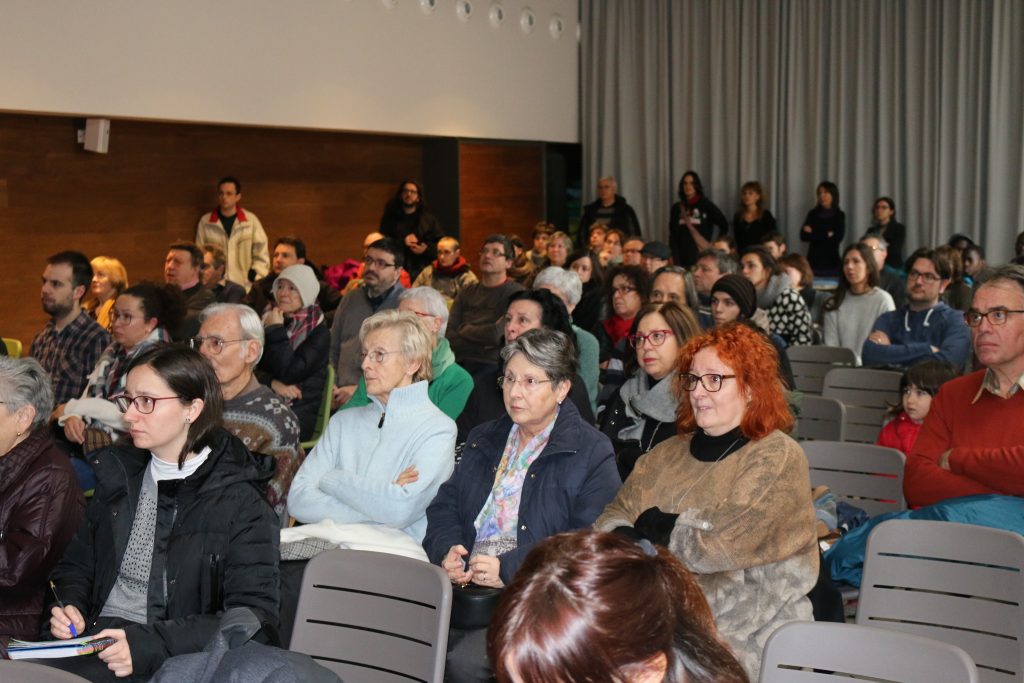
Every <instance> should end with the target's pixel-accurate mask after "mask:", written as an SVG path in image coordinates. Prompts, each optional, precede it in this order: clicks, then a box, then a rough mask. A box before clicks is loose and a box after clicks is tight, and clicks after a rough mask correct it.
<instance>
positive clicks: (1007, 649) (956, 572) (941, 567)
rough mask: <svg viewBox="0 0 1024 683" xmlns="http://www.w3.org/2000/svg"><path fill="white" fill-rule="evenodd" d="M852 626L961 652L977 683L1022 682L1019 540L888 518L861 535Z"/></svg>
mask: <svg viewBox="0 0 1024 683" xmlns="http://www.w3.org/2000/svg"><path fill="white" fill-rule="evenodd" d="M857 623H858V624H860V625H862V626H874V627H880V628H884V629H889V630H893V631H902V632H904V633H912V634H914V635H920V636H926V637H929V638H934V639H936V640H941V641H943V642H946V643H950V644H953V645H958V646H959V647H962V648H963V649H964V650H965V651H966V652H967V654H968V655H970V656H971V658H972V659H973V660H974V662H975V664H977V666H978V674H979V677H980V680H981V681H982V683H1020V681H1021V680H1024V673H1022V672H1024V537H1022V536H1021V535H1020V534H1017V533H1013V532H1010V531H1003V530H1001V529H990V528H988V527H982V526H975V525H972V524H958V523H954V522H938V521H929V520H902V519H900V520H889V521H887V522H882V523H881V524H879V525H878V526H877V527H875V528H874V529H873V530H872V531H871V535H870V536H869V537H868V544H867V552H866V553H865V557H864V577H863V579H862V582H861V587H860V604H859V605H858V608H857Z"/></svg>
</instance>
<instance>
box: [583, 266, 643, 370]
mask: <svg viewBox="0 0 1024 683" xmlns="http://www.w3.org/2000/svg"><path fill="white" fill-rule="evenodd" d="M608 278H609V279H608V291H607V297H608V303H609V308H610V309H611V315H610V316H609V317H607V318H605V319H604V320H602V321H601V324H600V326H598V328H597V330H596V334H597V340H598V342H600V344H601V361H602V362H604V361H607V360H609V359H611V360H612V363H611V365H610V369H612V370H613V371H620V370H621V369H622V359H623V358H624V357H625V352H626V336H627V335H629V330H630V328H631V327H632V326H633V318H635V317H636V314H637V313H639V312H640V309H641V308H643V305H644V304H645V303H647V301H648V299H649V298H650V278H648V276H647V271H646V270H644V269H643V268H638V267H636V266H619V267H618V268H615V269H613V270H612V271H611V272H610V273H609V274H608Z"/></svg>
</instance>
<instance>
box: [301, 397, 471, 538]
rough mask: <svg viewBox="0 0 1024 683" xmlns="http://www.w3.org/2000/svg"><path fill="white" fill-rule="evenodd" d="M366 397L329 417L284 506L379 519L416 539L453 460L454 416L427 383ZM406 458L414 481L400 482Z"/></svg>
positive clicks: (305, 512) (344, 519)
mask: <svg viewBox="0 0 1024 683" xmlns="http://www.w3.org/2000/svg"><path fill="white" fill-rule="evenodd" d="M370 398H371V401H372V403H370V404H369V405H365V406H360V407H358V408H352V409H349V410H342V411H339V412H338V413H336V414H335V415H334V417H332V418H331V421H330V422H328V423H327V429H325V430H324V433H323V436H321V437H320V441H318V442H317V444H316V446H315V447H314V448H313V450H312V451H311V452H310V454H309V456H308V457H307V458H306V460H305V462H303V463H302V467H300V468H299V471H298V473H297V474H296V475H295V479H294V480H293V481H292V488H291V491H290V492H289V493H288V510H289V512H290V513H291V514H292V516H294V517H295V518H296V519H297V520H299V521H300V522H306V523H310V522H319V521H322V520H324V519H331V520H333V521H335V522H337V523H339V524H352V523H371V524H384V525H387V526H390V527H394V528H396V529H400V530H401V531H403V532H405V533H407V534H408V535H409V536H410V537H412V538H413V539H414V540H415V541H416V542H417V543H420V542H422V541H423V535H424V533H425V532H426V530H427V517H426V510H427V505H429V504H430V501H431V500H433V499H434V495H435V494H436V493H437V489H438V488H439V487H440V486H441V484H443V483H444V482H445V481H446V480H447V479H448V477H449V476H450V475H451V473H452V470H453V469H454V466H455V433H456V430H455V423H454V422H453V421H452V420H451V418H449V417H448V416H447V415H445V414H444V413H442V412H441V411H440V410H439V409H438V408H437V407H436V406H435V405H434V404H433V403H432V402H431V401H430V398H429V397H428V396H427V383H426V382H416V383H415V384H412V385H410V386H407V387H402V388H401V389H395V390H394V391H392V392H391V395H390V397H389V398H388V403H387V406H383V405H381V403H380V401H378V400H377V399H376V398H374V397H372V396H371V397H370ZM385 408H386V410H385ZM382 414H383V423H382V422H381V421H382ZM409 465H415V466H416V469H417V470H418V471H419V480H418V481H416V482H414V483H412V484H408V485H406V486H398V485H397V484H395V483H394V481H395V479H397V478H398V475H399V474H400V473H401V472H402V470H404V469H405V468H407V467H408V466H409Z"/></svg>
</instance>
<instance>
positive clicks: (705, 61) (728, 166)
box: [580, 0, 1024, 263]
mask: <svg viewBox="0 0 1024 683" xmlns="http://www.w3.org/2000/svg"><path fill="white" fill-rule="evenodd" d="M581 20H582V23H581V53H580V55H581V59H580V69H581V103H582V107H581V132H582V134H581V138H582V141H583V150H584V151H583V158H584V164H583V167H584V180H583V183H584V201H585V202H587V201H591V200H593V199H594V198H595V189H594V187H595V186H596V180H597V178H599V177H601V176H603V175H614V176H616V177H617V179H618V181H619V191H620V194H622V195H624V196H625V197H626V198H627V200H628V201H629V202H630V203H631V204H632V205H633V207H634V208H635V209H636V211H637V214H638V215H639V217H640V221H641V223H642V226H643V230H644V235H645V236H647V237H649V238H658V239H662V240H666V239H667V237H668V215H669V209H670V207H671V205H672V203H673V202H675V201H676V187H677V184H678V182H679V178H680V176H682V174H683V172H684V171H686V170H688V169H692V170H695V171H697V172H698V173H699V174H700V176H701V179H702V180H703V182H704V188H705V190H706V194H707V196H708V197H709V198H710V199H711V200H712V201H714V202H715V203H716V204H718V206H719V207H720V208H721V209H722V211H723V212H724V213H725V215H726V216H727V217H728V218H730V219H731V217H732V214H733V212H734V211H735V210H736V206H737V204H738V201H739V188H740V185H741V184H742V183H743V182H745V181H747V180H759V181H760V182H761V183H762V184H763V185H764V187H765V189H766V191H767V193H768V206H769V208H770V209H771V211H772V212H773V213H774V214H775V216H776V218H777V219H778V221H779V226H780V229H781V230H782V231H783V232H784V233H785V234H786V235H787V237H788V239H789V242H790V248H791V249H792V248H793V247H794V246H796V248H797V249H799V251H800V252H801V253H803V252H804V249H803V246H802V245H800V244H799V230H800V227H801V224H802V221H803V218H804V216H805V214H806V213H807V211H808V210H809V209H810V208H811V207H812V206H813V205H814V203H815V194H814V192H815V187H816V186H817V184H818V183H819V182H820V181H822V180H826V179H827V180H832V181H834V182H836V183H837V184H838V186H839V190H840V208H842V209H843V210H844V211H845V212H846V225H847V242H850V241H851V240H855V239H856V238H857V237H859V236H860V235H861V234H862V233H863V232H864V229H865V228H866V227H867V226H868V225H869V224H870V223H871V221H872V213H871V208H872V205H873V202H874V199H875V198H876V197H879V196H883V195H888V196H891V197H892V198H893V199H894V200H895V202H896V207H897V211H896V216H897V219H898V220H899V221H900V222H902V223H904V224H906V226H907V232H908V236H907V247H906V250H905V253H909V252H910V250H912V249H914V248H915V247H917V246H921V245H928V244H931V245H934V244H937V243H939V242H945V241H946V240H947V239H948V238H949V236H950V235H951V234H952V233H954V232H962V233H965V234H967V235H969V236H971V237H972V238H974V239H975V240H976V241H979V242H980V243H981V244H983V245H984V246H985V247H986V248H987V251H988V258H989V261H990V262H993V263H997V262H998V263H1001V262H1005V261H1006V260H1008V259H1009V258H1011V257H1012V252H1013V241H1014V237H1015V235H1016V234H1017V232H1019V231H1020V230H1022V229H1024V200H1022V197H1024V133H1022V129H1024V2H1022V1H1021V0H772V1H768V0H675V1H673V0H642V1H639V0H582V4H581Z"/></svg>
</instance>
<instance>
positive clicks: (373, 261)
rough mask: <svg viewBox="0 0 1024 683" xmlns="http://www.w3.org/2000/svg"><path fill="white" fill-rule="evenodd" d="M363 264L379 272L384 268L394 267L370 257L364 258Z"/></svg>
mask: <svg viewBox="0 0 1024 683" xmlns="http://www.w3.org/2000/svg"><path fill="white" fill-rule="evenodd" d="M363 264H364V265H367V266H373V267H374V268H380V269H381V270H383V269H384V268H394V267H395V264H394V263H388V262H387V261H385V260H384V259H379V258H373V257H372V256H367V257H365V258H364V259H363Z"/></svg>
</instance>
